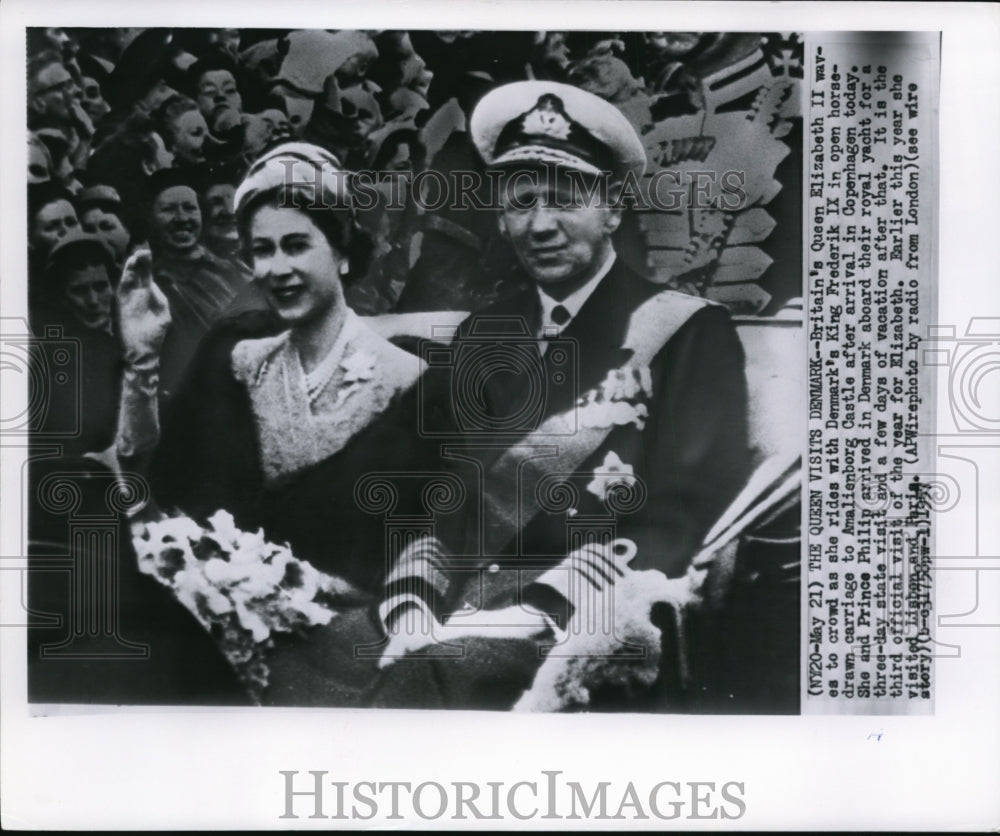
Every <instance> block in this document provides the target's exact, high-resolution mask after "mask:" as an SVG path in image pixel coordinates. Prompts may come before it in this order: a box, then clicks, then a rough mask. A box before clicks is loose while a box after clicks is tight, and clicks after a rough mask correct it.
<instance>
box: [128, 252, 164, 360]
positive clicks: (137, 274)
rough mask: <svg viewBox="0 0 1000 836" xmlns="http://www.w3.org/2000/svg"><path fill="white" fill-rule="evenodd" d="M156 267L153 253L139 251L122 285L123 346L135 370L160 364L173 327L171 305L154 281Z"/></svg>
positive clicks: (129, 259) (135, 254)
mask: <svg viewBox="0 0 1000 836" xmlns="http://www.w3.org/2000/svg"><path fill="white" fill-rule="evenodd" d="M152 267H153V264H152V255H151V253H150V252H149V250H147V249H140V250H136V251H135V252H134V253H132V255H130V256H129V258H128V260H127V261H126V262H125V266H124V268H122V278H121V281H120V282H119V284H118V311H119V318H120V323H121V326H120V327H121V338H122V347H123V351H124V357H125V362H126V364H127V365H128V366H131V367H133V368H135V369H144V368H149V367H150V366H152V365H156V364H158V362H159V357H160V349H161V348H162V347H163V340H164V339H165V338H166V335H167V329H168V328H169V326H170V305H169V303H168V302H167V297H166V296H164V295H163V291H162V290H160V288H159V287H157V285H156V282H154V281H153V269H152Z"/></svg>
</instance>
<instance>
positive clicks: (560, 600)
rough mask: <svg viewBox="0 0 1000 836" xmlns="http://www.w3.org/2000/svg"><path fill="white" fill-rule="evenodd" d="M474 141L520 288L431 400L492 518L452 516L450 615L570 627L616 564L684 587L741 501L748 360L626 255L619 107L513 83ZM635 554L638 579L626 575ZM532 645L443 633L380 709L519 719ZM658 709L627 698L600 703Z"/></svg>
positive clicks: (480, 118)
mask: <svg viewBox="0 0 1000 836" xmlns="http://www.w3.org/2000/svg"><path fill="white" fill-rule="evenodd" d="M470 134H471V136H472V139H473V141H474V142H475V145H476V148H477V150H478V152H479V154H480V156H481V157H482V159H483V161H484V163H485V165H486V169H487V171H488V172H495V173H496V176H495V182H497V183H498V184H499V205H500V208H499V210H498V215H497V222H498V223H499V225H500V230H501V233H502V234H503V235H505V236H506V237H507V238H508V239H509V241H510V243H511V245H512V247H513V250H514V252H515V254H516V256H517V260H518V262H519V263H518V269H519V271H520V272H521V273H522V274H523V275H522V279H523V281H522V283H521V284H522V286H523V290H521V291H520V292H518V293H516V294H514V295H513V296H512V297H510V298H508V299H505V300H503V301H500V302H497V303H494V304H493V305H491V306H490V307H488V308H486V309H484V310H482V311H480V312H477V313H476V314H474V315H472V316H471V317H469V318H468V319H467V320H466V321H465V322H464V323H463V324H462V325H461V326H460V328H459V330H458V333H457V335H456V338H455V340H454V341H453V343H452V345H451V346H450V347H449V351H448V352H445V353H443V354H442V353H440V352H438V353H437V354H436V355H435V356H428V358H427V359H428V361H429V363H430V365H431V369H430V371H429V373H428V375H427V376H426V378H425V382H424V385H425V391H426V392H427V393H428V400H433V403H434V404H436V405H437V408H438V411H437V413H436V414H435V418H436V421H437V423H436V424H434V426H432V427H429V429H430V430H431V431H434V430H435V429H436V428H439V427H440V426H443V425H447V426H449V427H450V428H451V433H452V438H451V439H450V440H451V441H454V442H456V444H455V445H453V447H452V451H453V457H454V459H456V460H459V459H464V460H465V461H466V462H467V463H469V462H472V464H470V466H469V468H468V470H467V472H466V474H465V476H466V488H467V491H468V493H469V495H470V496H471V497H474V498H475V499H474V504H475V503H479V504H480V507H481V508H482V512H481V514H476V515H472V516H471V517H470V515H455V516H456V517H464V521H463V522H464V524H463V525H460V526H457V527H456V529H460V530H453V531H450V532H448V531H446V530H445V528H444V527H439V534H440V536H441V539H442V541H444V542H445V544H446V547H447V548H448V550H449V551H450V553H452V554H454V555H458V556H460V557H461V558H462V561H459V563H460V565H463V566H464V565H469V564H473V563H474V558H476V557H478V558H479V559H480V562H479V564H478V566H477V568H476V569H474V570H472V571H468V572H465V573H464V574H465V575H467V577H466V578H465V583H461V582H455V581H453V582H452V584H450V587H451V589H452V590H455V592H454V593H451V601H450V604H449V609H448V612H449V613H456V614H457V615H458V616H462V617H463V618H464V617H466V616H467V615H468V614H472V613H482V612H484V611H493V612H497V611H502V612H507V613H510V612H512V611H513V609H514V608H520V609H521V610H522V611H523V610H525V608H527V610H528V611H531V612H539V613H545V614H546V615H545V617H546V618H551V619H552V620H553V623H554V624H555V625H556V626H557V628H559V627H561V628H566V626H567V624H568V623H569V622H568V619H570V618H571V617H572V616H573V613H574V612H578V611H579V609H580V607H581V606H582V605H583V603H584V598H586V597H588V596H589V599H590V600H591V601H593V600H596V599H599V598H600V596H601V595H602V594H604V592H603V591H602V588H603V589H604V591H606V587H607V586H608V585H609V584H610V583H611V582H613V578H614V576H615V574H620V573H621V572H620V571H619V570H622V571H623V570H624V569H626V568H628V569H631V570H648V569H655V570H659V571H660V572H662V573H663V574H664V575H665V576H666V577H667V578H679V577H681V576H683V575H684V574H685V572H686V570H687V569H688V566H689V564H690V561H691V559H692V557H693V556H694V555H695V553H696V552H697V551H698V549H699V546H700V545H701V543H702V540H703V538H704V536H705V535H706V533H707V532H708V530H709V529H710V527H711V526H712V525H713V524H714V523H715V522H716V521H717V519H718V517H719V516H720V515H721V513H722V512H723V511H724V510H725V508H726V506H727V505H728V504H729V503H730V501H731V500H732V499H733V498H734V497H735V496H736V494H737V492H738V491H739V490H740V488H741V487H742V485H743V482H744V480H745V478H746V476H747V473H748V469H749V458H750V457H749V451H748V443H747V391H746V380H745V374H744V353H743V349H742V346H741V343H740V341H739V338H738V337H737V335H736V331H735V329H734V328H733V325H732V323H731V322H730V318H729V315H728V313H727V311H726V309H725V308H723V307H721V306H719V305H716V304H712V303H709V302H707V301H705V300H703V299H699V298H696V297H692V296H689V295H685V294H681V293H678V292H675V291H671V290H666V289H664V288H663V287H662V286H660V285H656V284H654V283H652V282H650V281H647V280H646V279H644V278H642V277H641V276H639V275H638V274H637V273H635V272H634V271H632V270H631V269H630V268H629V267H627V266H626V265H625V263H624V261H623V259H622V258H621V254H620V253H618V252H616V249H615V244H614V233H615V230H616V229H618V227H619V225H620V222H621V218H622V210H621V209H620V208H619V207H617V206H616V205H615V201H616V197H617V195H618V194H619V190H620V187H621V185H622V184H623V183H624V182H626V180H628V179H632V180H633V181H634V182H635V183H639V182H641V180H640V178H641V176H642V174H643V170H644V168H645V153H644V150H643V146H642V143H641V142H640V140H639V137H638V136H637V135H636V133H635V131H634V129H633V128H632V127H631V125H630V124H629V122H628V121H627V120H626V119H625V117H624V116H622V114H621V113H620V112H619V111H618V110H617V109H616V108H615V107H614V106H613V105H612V104H610V103H608V102H606V101H604V100H602V99H600V98H598V97H596V96H594V95H592V94H590V93H587V92H585V91H583V90H580V89H579V88H576V87H572V86H569V85H565V84H559V83H555V82H542V81H526V82H516V83H512V84H507V85H504V86H501V87H498V88H496V89H494V90H493V91H491V92H490V93H488V94H487V95H486V96H485V97H484V98H483V99H482V100H481V101H480V102H479V104H478V106H477V107H476V109H475V111H474V112H473V114H472V117H471V120H470ZM438 387H440V388H438ZM432 391H438V392H444V393H445V395H444V396H438V397H436V398H431V396H430V393H431V392H432ZM444 435H446V433H443V432H442V436H444ZM456 451H457V452H456ZM470 507H471V506H470ZM470 519H471V522H470ZM616 538H617V539H616ZM613 540H614V541H615V542H618V543H624V544H625V545H624V546H622V548H621V549H620V552H619V555H624V557H620V556H616V555H614V554H609V556H608V560H607V562H606V564H605V565H602V564H601V561H600V560H598V561H596V562H595V563H593V565H592V566H591V567H590V568H589V569H585V570H584V571H583V572H582V573H580V572H577V573H576V576H573V575H574V573H573V571H560V570H563V569H567V565H568V564H567V561H568V558H567V555H573V554H574V553H577V552H578V550H579V549H580V547H581V545H582V544H585V543H587V542H596V543H610V542H611V541H613ZM619 559H621V560H625V561H626V562H627V564H628V565H627V567H626V566H622V567H618V569H616V568H615V567H614V565H613V564H614V563H615V562H616V561H617V560H619ZM575 565H577V566H579V565H580V564H579V562H577V563H576V564H575ZM459 574H463V573H460V572H456V573H455V577H456V579H457V577H458V575H459ZM592 587H593V588H592ZM595 596H596V598H595ZM598 616H599V617H601V614H598ZM657 618H661V620H663V619H662V617H660V616H656V614H655V613H654V623H655V622H656V619H657ZM526 619H528V620H530V618H529V617H528V616H527V615H525V613H524V612H522V613H521V617H520V619H513V621H516V622H517V623H519V624H523V623H524V622H525V620H526ZM443 620H447V613H446V618H445V619H443ZM472 620H475V619H474V618H473V619H471V620H469V622H468V623H470V624H471V623H472ZM486 620H487V621H488V620H489V619H486ZM500 621H505V622H506V623H507V624H508V625H509V624H510V623H511V620H510V619H501V618H498V619H496V622H497V623H499V622H500ZM451 623H452V624H455V623H457V617H456V616H452V620H451ZM658 626H660V627H661V628H666V629H664V635H665V636H666V635H668V634H669V632H670V631H669V629H668V628H669V625H666V624H658ZM470 629H471V628H470ZM518 629H521V628H518ZM505 630H507V631H508V632H510V631H511V630H513V632H512V633H511V637H508V638H507V639H504V638H502V635H503V634H504V632H505ZM516 632H517V630H514V629H513V628H509V627H499V626H498V627H497V631H496V633H497V638H495V639H494V638H492V637H490V636H489V635H488V634H486V633H484V632H483V630H479V629H478V628H477V629H471V633H470V634H475V635H476V638H472V639H469V640H466V641H462V642H459V643H461V644H463V648H462V652H461V654H458V655H456V654H455V653H454V652H452V651H453V650H454V648H453V647H448V645H447V642H448V641H449V640H448V638H447V637H446V636H447V635H451V634H447V632H444V633H442V634H441V637H440V638H439V640H441V641H444V642H445V644H442V645H441V648H443V649H442V652H441V653H434V654H432V655H434V656H436V657H437V658H435V659H433V661H426V660H414V657H413V656H408V657H402V658H400V659H399V661H397V662H394V663H393V664H392V665H391V666H390V667H388V669H387V672H386V675H385V677H384V683H383V686H382V688H381V689H380V692H379V694H378V697H377V702H379V703H380V704H385V705H393V704H404V703H406V702H407V701H408V700H411V701H412V695H413V694H419V693H422V692H423V691H425V690H426V689H430V690H434V689H437V690H438V691H440V696H439V698H436V699H432V700H431V701H430V702H431V703H432V704H437V700H438V699H439V700H440V702H443V703H444V704H447V705H451V706H454V707H477V708H480V707H487V708H509V707H511V706H512V705H513V704H514V703H515V702H516V701H517V699H518V698H519V696H520V694H521V693H522V691H523V690H524V689H525V688H527V687H528V686H529V685H530V684H531V682H532V678H533V676H534V673H535V671H536V669H537V666H538V664H539V660H540V656H541V654H540V653H539V649H538V647H537V646H536V643H537V641H542V643H543V644H544V643H545V642H544V641H543V640H541V639H537V637H535V639H536V640H537V641H536V642H535V643H533V642H532V641H526V640H525V637H524V636H519V637H518V638H513V634H514V633H516ZM521 632H524V630H523V629H521ZM552 643H553V639H552V636H551V635H550V636H549V637H548V644H549V645H551V644H552ZM452 644H454V642H452ZM446 651H447V652H446ZM401 656H402V654H401ZM664 658H666V657H664ZM674 658H676V656H675V657H674ZM421 666H423V668H421ZM430 667H433V668H434V671H433V673H431V672H430V670H429V668H430ZM393 669H396V670H393ZM420 680H423V682H422V684H418V683H419V681H420ZM671 680H673V681H671ZM675 680H676V677H675V676H674V675H673V674H672V673H667V672H665V673H664V674H663V675H662V676H660V677H659V680H658V682H657V684H656V685H654V687H653V689H652V691H651V693H658V694H659V696H658V697H653V698H652V699H653V702H655V703H657V704H658V705H659V706H660V710H662V709H663V707H665V702H664V699H665V694H666V692H668V691H669V689H671V688H674V687H675V686H676V681H675ZM658 689H659V690H658ZM407 695H409V696H407ZM619 696H620V695H619ZM628 699H629V700H631V699H632V697H629V698H628ZM646 699H648V698H643V700H642V701H641V702H640V703H635V702H628V700H626V701H625V702H619V699H618V697H616V696H613V695H612V696H610V697H609V698H608V699H607V701H606V704H605V705H603V706H598V705H593V706H592V707H594V708H600V707H604V708H609V707H616V708H623V707H632V708H633V709H635V708H636V706H637V705H640V704H642V705H647V704H649V703H647V702H646Z"/></svg>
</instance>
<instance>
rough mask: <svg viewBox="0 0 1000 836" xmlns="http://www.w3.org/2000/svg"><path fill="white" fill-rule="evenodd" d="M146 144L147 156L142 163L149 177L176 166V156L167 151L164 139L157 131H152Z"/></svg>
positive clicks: (147, 137) (146, 139)
mask: <svg viewBox="0 0 1000 836" xmlns="http://www.w3.org/2000/svg"><path fill="white" fill-rule="evenodd" d="M144 142H145V149H146V155H145V157H144V158H143V161H142V170H143V172H144V173H145V175H146V176H147V177H149V176H150V175H151V174H153V173H154V172H156V171H159V170H160V169H161V168H170V167H171V166H172V165H173V164H174V155H173V154H172V153H171V152H170V151H168V150H167V145H166V143H165V142H164V141H163V137H162V136H160V135H159V134H158V133H157V132H156V131H150V132H149V133H148V134H147V136H146V138H145V140H144Z"/></svg>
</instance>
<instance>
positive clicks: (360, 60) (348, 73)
mask: <svg viewBox="0 0 1000 836" xmlns="http://www.w3.org/2000/svg"><path fill="white" fill-rule="evenodd" d="M372 60H373V56H372V55H371V54H370V53H367V52H358V53H355V54H354V55H352V56H351V57H350V58H348V59H347V60H346V61H345V62H344V63H343V64H341V65H340V68H339V69H338V70H337V82H338V83H339V84H340V86H341V87H351V86H352V85H355V84H357V83H358V82H359V81H361V80H362V79H363V78H364V77H365V76H366V75H368V70H369V69H370V68H371V65H372Z"/></svg>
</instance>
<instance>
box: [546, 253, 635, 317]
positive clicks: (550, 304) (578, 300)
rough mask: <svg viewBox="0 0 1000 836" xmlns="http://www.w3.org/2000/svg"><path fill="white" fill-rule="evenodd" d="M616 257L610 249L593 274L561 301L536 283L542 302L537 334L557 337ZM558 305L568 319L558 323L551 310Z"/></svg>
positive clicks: (612, 265)
mask: <svg viewBox="0 0 1000 836" xmlns="http://www.w3.org/2000/svg"><path fill="white" fill-rule="evenodd" d="M616 258H617V255H616V253H615V251H614V249H612V250H611V252H610V253H609V254H608V257H607V258H606V259H605V260H604V264H602V265H601V267H600V269H599V270H598V271H597V272H596V273H595V274H594V276H593V277H592V278H591V279H590V280H589V281H588V282H587V283H586V284H585V285H582V286H581V287H578V288H577V289H576V290H574V291H573V292H572V293H571V294H570V295H569V296H567V297H566V298H565V299H563V300H562V301H559V300H558V299H553V298H552V297H551V296H549V295H548V294H547V293H546V292H545V289H544V288H543V286H542V285H540V284H539V285H537V287H538V298H539V301H540V302H541V304H542V322H541V333H540V334H539V336H547V337H558V336H559V335H560V334H561V333H562V332H563V331H565V330H566V328H567V327H568V326H569V324H570V323H571V322H572V321H573V320H574V319H575V318H576V315H577V314H578V313H580V309H581V308H582V307H583V306H584V303H586V301H587V300H588V299H589V298H590V296H591V294H593V292H594V291H595V290H596V289H597V286H598V285H599V284H600V283H601V280H602V279H603V278H604V277H605V276H606V275H608V273H610V272H611V268H612V267H614V264H615V259H616ZM560 305H561V306H562V307H563V308H565V309H566V311H567V313H569V319H567V320H566V321H565V322H563V323H562V324H561V325H558V324H556V323H555V322H554V321H553V319H552V312H553V311H554V310H555V309H556V308H557V307H558V306H560Z"/></svg>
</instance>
